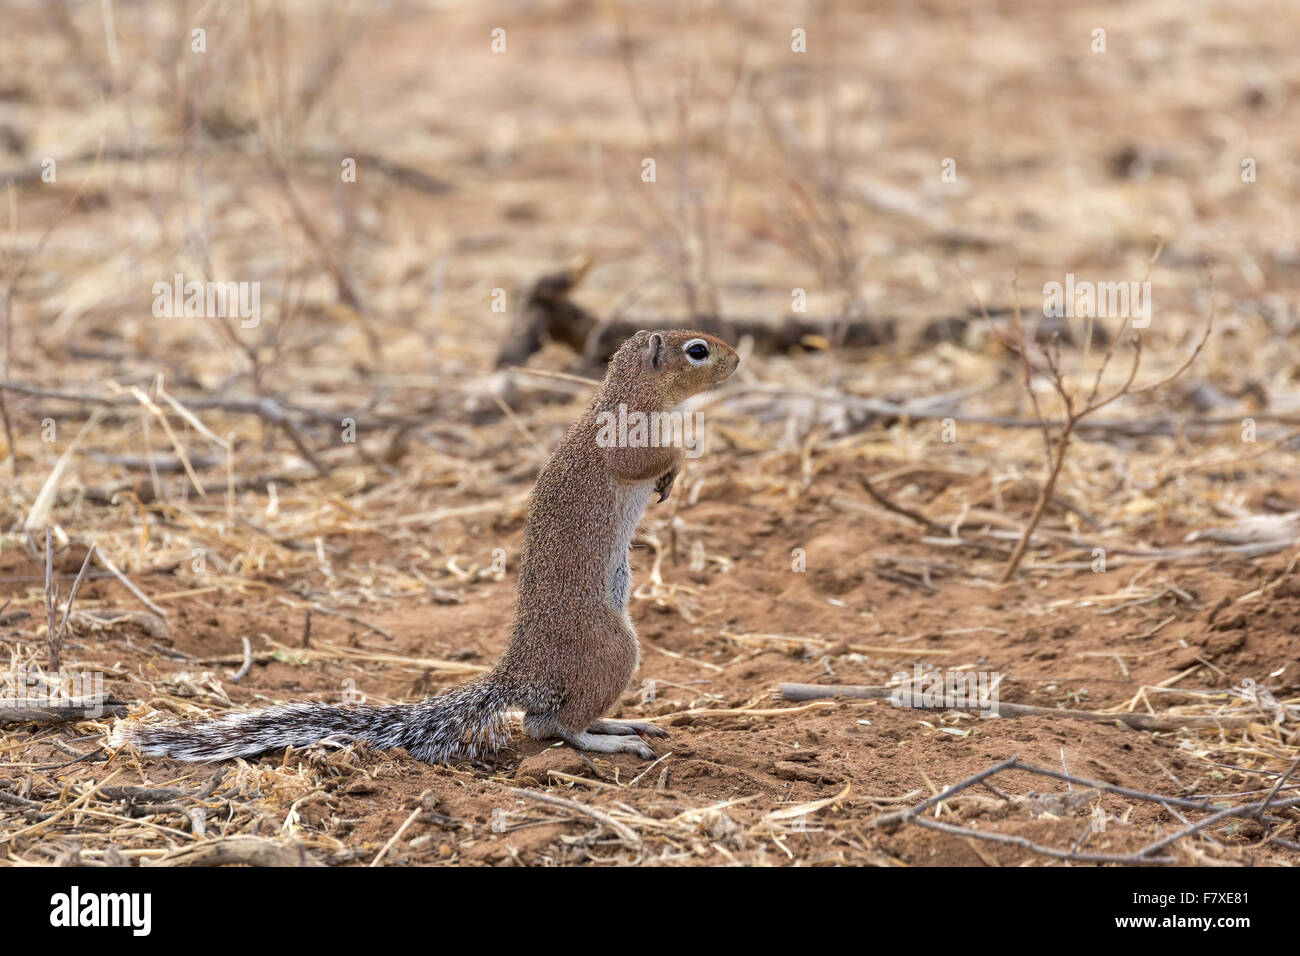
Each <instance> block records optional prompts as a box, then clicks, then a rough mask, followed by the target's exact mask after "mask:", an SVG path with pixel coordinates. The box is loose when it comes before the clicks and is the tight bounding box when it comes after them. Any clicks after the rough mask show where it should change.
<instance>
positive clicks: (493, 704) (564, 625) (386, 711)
mask: <svg viewBox="0 0 1300 956" xmlns="http://www.w3.org/2000/svg"><path fill="white" fill-rule="evenodd" d="M739 362H740V358H739V356H737V355H736V352H735V350H734V349H732V348H731V347H730V346H729V345H727V344H726V343H725V342H723V341H721V340H720V339H717V338H714V337H713V336H711V335H707V334H705V333H703V332H688V331H681V330H673V331H660V332H646V331H641V332H637V333H636V334H635V335H633V336H632V337H631V338H629V339H628V340H627V341H626V342H624V343H623V345H622V347H621V348H619V350H618V351H617V352H616V353H615V354H614V357H613V358H611V359H610V362H609V369H608V371H607V372H606V374H605V380H604V382H602V384H601V387H600V390H599V391H598V392H597V393H596V396H595V398H593V399H592V401H591V404H590V405H589V406H588V407H587V410H586V412H584V413H583V415H582V417H581V418H579V419H578V420H577V421H576V422H575V423H574V424H573V426H572V427H571V428H570V429H569V431H568V433H567V434H566V435H565V436H564V439H563V440H562V441H561V442H560V444H559V446H558V447H557V448H556V449H555V453H554V454H553V455H551V458H550V460H549V461H548V462H547V463H546V466H545V467H544V468H542V471H541V473H540V474H539V475H538V476H537V486H536V487H535V488H534V489H533V494H532V497H531V499H530V501H529V506H528V520H527V523H526V525H525V528H524V546H523V551H522V552H521V554H520V559H519V578H518V583H517V585H516V587H517V591H518V600H517V601H516V605H515V621H514V627H513V629H512V631H511V634H510V642H509V644H508V645H507V647H506V651H505V653H504V654H503V655H502V656H501V659H500V660H499V661H498V662H497V664H496V666H495V667H493V668H492V670H491V671H489V672H488V673H487V674H484V675H482V676H481V677H478V678H476V679H474V680H472V681H469V682H467V683H465V684H462V685H460V686H459V687H455V688H453V689H452V690H451V691H450V692H448V693H446V694H444V695H442V696H440V697H429V698H426V699H425V700H423V701H421V702H419V703H415V704H397V705H392V706H378V705H373V704H369V705H367V704H362V705H344V706H337V705H332V704H316V703H293V704H284V705H280V706H276V707H269V708H266V709H264V710H258V711H251V712H248V713H238V714H229V715H227V716H224V717H220V718H217V719H214V720H204V721H197V722H182V723H173V724H159V725H133V726H128V725H119V726H118V728H117V729H116V730H115V731H114V735H113V737H114V739H113V742H114V743H115V744H127V743H129V744H132V745H133V746H134V747H136V748H137V749H138V750H139V751H141V752H142V753H145V754H151V755H155V756H167V757H174V758H176V759H178V760H197V761H205V760H227V759H230V758H233V757H246V756H253V755H255V754H260V753H264V752H266V751H268V750H276V749H279V748H282V747H289V746H294V747H300V746H305V745H307V744H310V743H314V742H316V741H318V740H322V739H324V738H326V737H330V736H334V735H339V736H344V737H351V738H355V739H357V740H365V741H367V742H369V743H370V744H371V745H372V746H374V747H380V748H387V747H404V748H406V751H407V752H408V753H409V754H411V756H413V757H416V758H418V759H420V760H424V761H427V762H429V763H441V762H445V761H448V760H451V759H454V758H467V759H474V758H476V757H479V756H480V755H485V754H492V753H495V752H496V750H497V749H498V748H499V747H501V746H502V745H503V744H505V743H507V742H508V741H509V740H510V738H511V726H510V721H509V713H510V712H511V711H516V710H522V711H523V714H524V721H523V725H524V730H525V731H526V732H527V733H528V734H529V735H530V736H531V737H533V738H535V739H537V740H548V739H552V738H557V737H558V738H559V739H561V740H564V741H566V742H568V743H569V744H571V745H573V746H574V747H576V748H577V749H578V750H586V751H591V752H594V753H606V754H612V753H631V754H636V755H637V756H638V757H641V758H642V759H646V760H648V759H650V758H652V757H653V756H654V751H652V750H651V749H650V747H649V746H648V745H647V744H646V743H645V742H643V741H642V740H641V739H640V737H639V736H638V735H639V734H645V735H647V736H653V737H666V736H668V734H667V733H666V732H665V731H663V730H661V729H660V728H659V727H656V726H655V725H654V724H652V723H649V722H646V721H634V720H633V721H622V720H606V719H603V715H604V714H605V713H606V712H608V711H609V709H610V708H611V707H612V706H613V705H614V702H615V701H617V700H618V698H619V695H621V694H622V693H623V691H624V690H625V689H626V688H627V685H628V682H629V680H630V679H631V678H632V675H633V673H635V671H636V669H637V666H638V665H639V664H640V660H641V652H640V648H639V646H638V644H637V638H636V631H635V630H634V629H633V627H632V620H631V618H630V617H629V616H628V613H627V602H628V594H629V590H630V587H631V569H630V567H629V565H628V548H629V547H630V545H631V543H632V535H633V534H634V533H635V532H636V528H637V525H638V524H639V523H640V520H641V516H642V515H643V514H644V512H645V509H646V506H647V505H648V504H649V503H650V498H651V496H652V495H654V494H656V493H658V495H659V500H660V501H664V500H665V499H666V498H667V497H668V493H669V491H671V489H672V486H673V482H674V480H676V478H677V473H678V471H679V470H680V469H681V466H682V458H683V451H682V448H681V447H679V445H678V444H675V443H668V444H663V443H660V442H659V441H658V440H657V439H658V438H659V437H660V436H659V433H657V432H656V433H655V434H654V435H653V436H651V435H648V434H647V431H646V430H644V429H643V430H641V431H640V432H639V436H640V438H638V439H637V440H635V441H634V440H631V439H628V440H626V441H622V442H619V441H614V442H611V441H610V440H609V435H608V433H607V431H606V430H605V429H606V428H607V427H608V426H607V424H604V425H603V424H602V423H608V422H609V421H610V420H611V417H614V418H618V419H619V420H620V421H627V420H630V417H631V416H633V415H634V414H635V413H638V412H639V413H642V414H643V415H644V416H645V420H648V421H649V422H651V423H652V425H651V431H653V430H654V423H658V422H660V421H662V419H661V418H660V417H659V416H658V415H655V414H654V413H659V415H662V414H663V413H666V412H671V411H673V410H674V409H676V408H677V406H678V405H680V404H681V403H682V402H683V401H685V400H686V399H687V398H689V397H690V396H692V395H695V394H697V393H699V392H702V391H704V390H705V389H708V388H710V387H712V386H714V385H716V384H718V383H719V382H721V381H724V380H725V379H726V378H728V377H729V376H730V375H731V373H732V372H734V371H735V370H736V366H737V365H738V364H739ZM624 412H626V415H627V416H629V418H628V419H625V418H623V415H624ZM636 418H638V419H639V418H640V416H636Z"/></svg>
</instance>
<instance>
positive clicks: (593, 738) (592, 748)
mask: <svg viewBox="0 0 1300 956" xmlns="http://www.w3.org/2000/svg"><path fill="white" fill-rule="evenodd" d="M563 739H564V742H565V743H567V744H569V745H570V746H572V747H574V748H576V749H578V750H585V751H587V752H588V753H596V754H635V755H636V756H638V757H640V758H641V759H642V760H653V759H654V756H655V752H654V751H653V750H651V749H650V745H649V744H647V743H646V742H645V741H643V740H642V739H641V738H640V737H627V736H619V735H615V734H590V733H587V732H585V731H584V732H582V733H580V734H564V735H563Z"/></svg>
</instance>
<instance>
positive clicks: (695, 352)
mask: <svg viewBox="0 0 1300 956" xmlns="http://www.w3.org/2000/svg"><path fill="white" fill-rule="evenodd" d="M686 354H687V355H689V356H690V357H691V358H693V359H702V358H708V355H709V347H708V346H707V345H702V344H700V343H699V342H696V343H695V344H694V345H692V346H690V348H688V349H687V350H686Z"/></svg>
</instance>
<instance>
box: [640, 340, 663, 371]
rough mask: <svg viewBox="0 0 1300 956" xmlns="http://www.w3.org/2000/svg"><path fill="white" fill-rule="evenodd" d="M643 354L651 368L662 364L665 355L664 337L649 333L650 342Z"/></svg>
mask: <svg viewBox="0 0 1300 956" xmlns="http://www.w3.org/2000/svg"><path fill="white" fill-rule="evenodd" d="M645 354H646V359H647V360H648V361H649V363H650V367H651V368H658V367H659V366H660V365H661V364H663V360H664V355H665V354H666V350H665V349H664V337H663V336H662V335H660V334H659V333H658V332H651V333H650V340H649V342H648V343H647V344H646V349H645Z"/></svg>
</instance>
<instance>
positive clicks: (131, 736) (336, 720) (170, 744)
mask: <svg viewBox="0 0 1300 956" xmlns="http://www.w3.org/2000/svg"><path fill="white" fill-rule="evenodd" d="M492 676H493V675H491V674H488V675H485V676H484V677H481V678H479V679H478V680H474V681H470V682H469V683H467V684H462V685H461V686H460V687H457V688H455V689H453V690H451V691H450V692H449V693H447V694H444V695H442V696H441V697H429V698H426V699H425V700H423V701H421V702H420V703H418V704H398V705H393V706H376V705H373V704H356V705H345V706H337V705H334V704H313V703H295V704H282V705H280V706H277V707H267V708H265V709H263V710H255V711H250V712H248V713H241V714H227V715H226V716H224V717H218V718H215V719H213V720H199V721H187V722H178V723H172V724H144V725H141V724H136V725H132V726H128V725H124V724H119V725H118V727H117V728H116V729H115V730H114V732H113V737H112V740H111V743H112V744H114V745H121V744H130V745H131V746H133V747H134V748H135V749H136V750H139V751H140V752H141V753H143V754H147V755H149V756H155V757H172V758H173V759H176V760H189V761H198V762H203V761H215V760H231V759H233V758H235V757H253V756H256V755H257V754H262V753H266V752H267V751H269V750H280V749H282V748H284V747H305V746H307V745H308V744H313V743H316V742H317V741H320V740H324V739H325V738H327V737H337V738H340V739H348V738H351V739H354V740H364V741H366V742H367V743H369V744H370V745H371V746H373V747H378V748H381V749H386V748H389V747H404V748H406V751H407V752H408V753H409V754H410V755H411V756H412V757H415V758H417V759H419V760H424V761H426V762H428V763H443V762H445V761H448V760H452V759H455V758H465V759H474V758H476V757H480V756H486V755H490V754H493V753H495V752H496V751H497V750H498V749H499V748H500V747H501V746H502V745H504V744H506V743H507V742H509V740H510V736H511V733H510V722H509V719H508V716H507V711H508V709H509V707H510V706H511V705H512V701H511V700H510V695H508V694H507V693H505V692H504V691H503V689H502V688H501V687H500V686H498V684H497V683H496V682H494V681H493V680H492Z"/></svg>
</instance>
